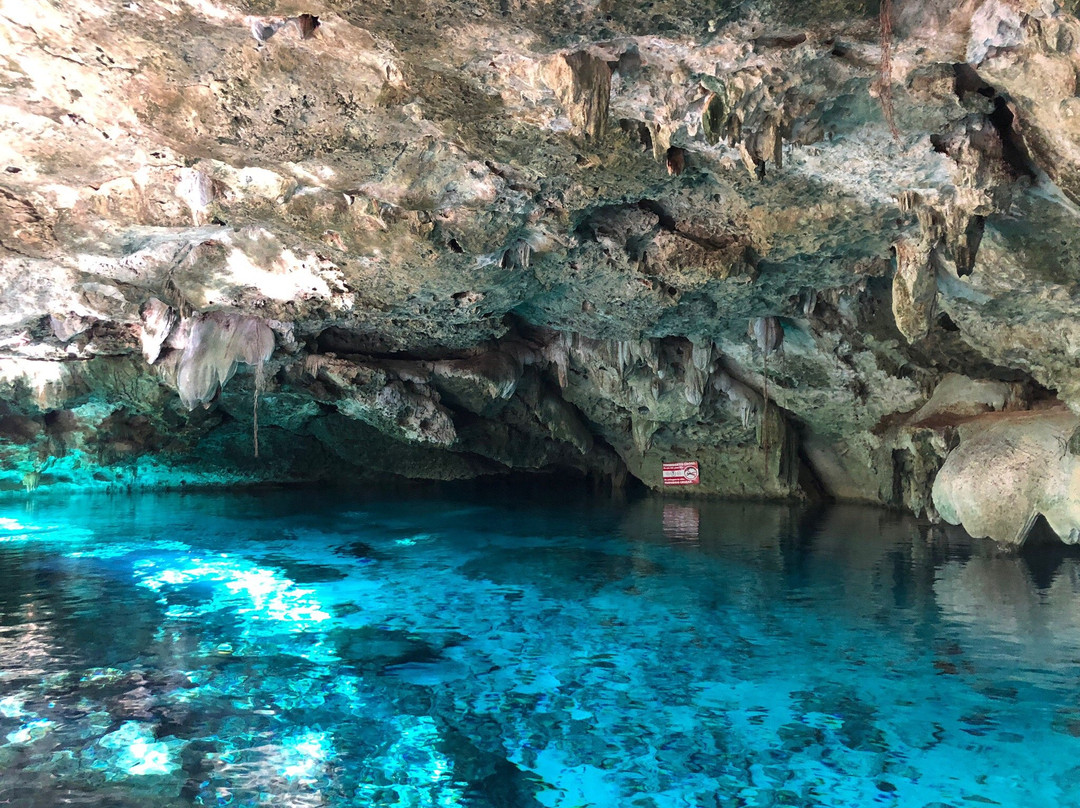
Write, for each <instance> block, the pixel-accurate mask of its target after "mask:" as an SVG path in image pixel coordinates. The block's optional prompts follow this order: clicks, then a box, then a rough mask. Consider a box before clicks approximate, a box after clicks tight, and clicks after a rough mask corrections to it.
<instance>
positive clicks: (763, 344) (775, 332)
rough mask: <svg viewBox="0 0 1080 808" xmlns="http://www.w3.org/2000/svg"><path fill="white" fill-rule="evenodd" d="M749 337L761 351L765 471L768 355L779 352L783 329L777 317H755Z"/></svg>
mask: <svg viewBox="0 0 1080 808" xmlns="http://www.w3.org/2000/svg"><path fill="white" fill-rule="evenodd" d="M748 330H749V332H750V335H751V336H752V337H753V338H754V341H755V342H756V343H757V346H758V349H759V350H760V351H761V376H762V379H763V383H762V392H763V394H764V398H765V403H764V406H763V407H762V410H761V418H762V427H761V447H762V449H764V450H765V469H766V471H768V468H769V434H768V430H766V429H765V428H764V419H765V418H766V417H768V413H769V354H771V353H774V352H776V351H779V350H780V346H781V345H782V344H783V342H784V327H783V326H782V325H781V324H780V318H779V317H757V318H755V319H753V320H751V321H750V327H749V329H748Z"/></svg>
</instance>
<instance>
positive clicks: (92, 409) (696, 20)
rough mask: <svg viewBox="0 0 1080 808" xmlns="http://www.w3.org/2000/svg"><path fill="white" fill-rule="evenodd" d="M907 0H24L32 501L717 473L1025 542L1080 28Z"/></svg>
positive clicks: (17, 355) (8, 394) (1069, 270)
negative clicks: (884, 20)
mask: <svg viewBox="0 0 1080 808" xmlns="http://www.w3.org/2000/svg"><path fill="white" fill-rule="evenodd" d="M891 8H892V17H891V18H890V20H889V21H890V23H891V25H890V29H891V39H887V44H888V52H887V64H886V60H885V54H884V53H883V50H882V43H883V39H882V37H881V36H880V33H881V32H880V30H879V28H880V25H881V20H880V19H879V17H878V14H877V11H876V9H875V10H871V9H870V8H869V4H864V3H862V2H860V1H859V0H812V1H811V2H803V3H793V2H789V0H751V2H747V3H742V4H739V5H738V6H737V8H734V7H733V9H731V10H720V9H711V8H706V7H702V8H693V9H690V8H687V7H686V6H685V4H676V3H673V2H670V1H669V0H658V1H657V2H652V3H644V2H628V3H619V4H614V3H608V2H594V0H587V2H584V3H562V2H556V3H543V4H531V3H524V2H516V0H515V1H513V2H506V0H500V2H495V0H481V2H469V3H465V2H459V0H424V2H421V3H418V4H417V3H412V4H407V6H406V7H383V6H378V5H375V4H330V5H319V4H315V5H302V4H297V3H294V2H291V0H290V2H273V3H271V2H255V3H250V2H247V3H239V2H235V0H206V1H204V0H200V2H194V0H191V2H183V3H180V4H179V5H178V4H176V3H165V2H160V1H159V0H147V2H140V3H139V4H137V5H136V4H127V5H116V4H112V3H105V2H99V1H98V0H91V1H90V2H89V3H82V4H79V8H78V10H77V11H76V10H75V9H73V8H71V9H69V8H67V7H59V6H55V5H53V4H49V3H46V2H44V1H43V0H31V2H26V3H20V4H17V5H16V6H12V7H10V8H8V9H6V10H5V11H4V15H5V17H4V19H3V21H2V22H3V24H2V25H0V48H2V50H3V53H4V54H5V62H4V65H3V73H2V81H3V86H4V90H5V92H4V99H3V101H2V102H0V109H2V119H0V127H2V128H3V132H4V137H3V138H0V290H2V297H0V458H2V460H3V463H2V464H0V490H10V491H13V492H23V491H25V490H27V489H28V488H29V487H30V486H28V485H26V484H25V483H24V480H31V481H32V482H33V487H34V488H35V489H38V490H48V489H65V488H71V487H74V486H81V487H91V488H93V487H100V488H115V487H121V486H143V485H146V486H153V485H179V484H181V483H183V484H189V485H198V484H215V485H217V484H230V483H241V482H260V481H299V480H304V481H311V480H324V481H330V480H340V479H365V478H372V477H376V478H385V477H387V476H399V477H409V478H431V479H452V478H463V477H474V476H478V475H485V474H503V473H508V472H511V471H530V472H533V471H546V472H560V473H570V474H573V475H578V476H581V477H585V478H591V479H593V480H595V481H597V482H599V483H603V484H606V485H616V486H618V485H622V484H623V483H624V481H626V480H628V479H631V478H636V479H637V480H639V481H641V482H643V483H644V484H645V485H648V486H650V487H653V488H658V489H659V488H662V485H663V481H662V476H661V464H662V463H663V462H664V461H671V460H697V461H698V462H699V465H700V469H701V482H700V484H699V485H694V486H686V487H685V488H684V489H683V490H681V491H680V493H681V494H682V495H701V494H715V495H729V496H743V497H803V498H809V497H818V496H832V497H837V498H845V499H858V500H863V501H868V502H877V503H883V504H888V505H892V506H896V507H902V508H907V509H910V510H912V511H914V512H916V513H919V514H922V515H925V516H928V517H930V518H937V517H938V516H939V515H940V516H941V517H944V518H947V519H949V520H958V521H961V522H963V523H964V524H965V525H966V526H968V527H969V529H971V530H973V531H975V532H980V531H981V532H987V533H989V534H990V535H994V536H995V538H998V539H999V540H1002V541H1007V542H1014V541H1019V540H1021V539H1022V538H1023V534H1024V530H1023V529H1022V528H1023V526H1022V525H1021V526H1017V525H1013V524H1011V523H1010V524H1008V525H1005V526H1003V525H997V524H996V523H995V525H994V526H993V529H988V528H985V527H984V526H983V524H984V522H983V521H982V520H983V519H984V517H983V516H978V515H973V514H976V513H982V510H981V509H982V508H983V505H982V504H981V503H982V502H983V499H984V494H983V493H979V492H981V491H982V489H981V488H979V486H978V485H974V483H972V484H971V485H969V482H970V480H969V478H970V477H971V476H972V475H974V476H976V477H977V476H978V474H979V472H978V464H979V463H982V464H983V465H984V467H985V468H992V467H994V466H995V464H996V465H998V466H1000V467H1001V468H1009V469H1013V468H1014V466H1015V462H1016V455H1015V453H1013V452H1012V451H1011V450H1009V449H1008V448H1007V447H1006V446H1005V443H1008V441H1009V439H1007V438H1002V441H1004V443H996V442H994V441H990V440H989V438H985V436H983V437H984V438H985V439H984V440H983V442H982V443H980V442H979V440H978V438H979V436H972V437H963V436H964V434H965V433H964V429H965V428H966V427H964V423H966V421H965V419H977V418H982V417H989V416H986V413H991V414H993V413H995V412H997V413H1002V412H1003V413H1004V414H1019V413H1022V412H1024V411H1028V410H1032V411H1033V412H1037V413H1042V414H1045V413H1047V412H1066V411H1078V412H1080V372H1078V370H1077V368H1078V366H1080V364H1078V362H1077V355H1078V352H1080V331H1078V330H1077V329H1078V326H1077V325H1076V324H1077V323H1080V318H1078V317H1077V315H1078V314H1080V310H1078V307H1077V303H1076V295H1075V291H1076V284H1077V281H1078V278H1080V265H1078V264H1077V258H1076V256H1077V255H1080V250H1078V249H1077V248H1078V247H1080V244H1078V236H1077V233H1080V228H1078V227H1077V225H1078V223H1080V208H1078V207H1077V204H1078V202H1080V128H1078V127H1080V124H1077V121H1080V112H1078V111H1080V101H1078V100H1077V98H1076V81H1075V76H1076V71H1077V69H1080V46H1078V43H1080V22H1078V21H1077V20H1076V18H1075V17H1074V16H1073V14H1072V11H1073V9H1071V8H1070V9H1065V8H1062V7H1061V6H1059V5H1055V4H1054V3H1052V2H1049V0H1012V2H1004V1H1003V0H972V2H967V3H963V4H960V5H958V6H955V7H950V8H945V7H943V6H941V5H940V4H938V3H931V2H928V0H894V2H893V3H892V4H891ZM451 32H452V35H451ZM884 68H887V69H884ZM883 77H884V78H883ZM886 108H888V109H889V110H890V114H889V115H888V116H887V115H886V113H885V111H884V110H885V109H886ZM894 129H895V131H894ZM748 324H749V326H750V327H749V330H748ZM781 343H782V345H781ZM777 349H779V350H777ZM965 380H966V381H965ZM1043 417H1044V415H1039V416H1038V419H1042V418H1043ZM1046 417H1050V416H1046ZM1057 417H1058V416H1056V415H1055V416H1053V418H1057ZM1051 420H1053V419H1051ZM972 423H975V422H974V421H972ZM995 423H997V422H995ZM1009 423H1012V421H1010V422H1009ZM1016 423H1021V421H1017V422H1016ZM1040 423H1041V421H1040ZM1054 423H1057V421H1054ZM995 429H997V427H995ZM994 434H996V433H994ZM1055 434H1056V433H1055ZM257 437H258V438H261V443H259V444H256V443H255V439H256V438H257ZM958 440H959V443H958V442H957V441H958ZM1039 445H1040V446H1042V444H1041V443H1040V444H1039ZM1047 445H1048V444H1047ZM256 446H261V449H260V451H259V452H258V454H259V457H258V458H256V457H255V450H256ZM1040 451H1042V449H1040ZM973 458H977V460H973ZM939 469H944V471H942V475H944V476H942V477H940V478H939V481H938V483H937V484H936V486H935V478H937V477H938V470H939ZM1011 473H1012V472H1010V474H1011ZM1055 473H1056V472H1055ZM1017 474H1020V472H1019V471H1017ZM1020 476H1023V475H1020ZM1009 479H1014V478H1013V477H1010V478H1009ZM1025 479H1026V478H1025ZM1055 479H1057V478H1055ZM999 482H1000V481H999ZM1043 482H1045V481H1043ZM1043 482H1036V481H1033V480H1027V481H1026V482H1021V481H1020V480H1019V478H1018V477H1017V478H1015V495H1016V496H1017V497H1022V498H1027V499H1030V498H1032V497H1033V498H1034V499H1033V500H1032V501H1033V502H1036V501H1037V502H1036V504H1035V505H1033V506H1032V507H1033V508H1034V510H1035V511H1038V512H1039V513H1042V514H1043V515H1044V516H1045V517H1046V519H1047V521H1048V522H1050V523H1051V524H1052V525H1057V526H1058V527H1060V530H1059V531H1058V532H1059V533H1060V534H1061V535H1062V536H1063V537H1065V538H1070V536H1072V528H1071V527H1070V525H1071V524H1072V522H1071V521H1070V517H1067V516H1061V517H1060V518H1059V517H1056V516H1052V514H1054V513H1056V511H1055V507H1056V506H1055V505H1054V504H1053V503H1052V502H1050V500H1052V499H1053V498H1054V497H1055V496H1057V494H1051V493H1047V490H1044V486H1043ZM1029 484H1030V485H1029ZM1046 484H1047V485H1050V483H1046ZM1060 484H1061V483H1060V481H1058V482H1054V483H1053V486H1060ZM1010 485H1012V484H1011V483H1010ZM1032 486H1033V488H1032ZM1053 486H1051V487H1053ZM961 489H963V490H961ZM1029 489H1030V490H1029ZM1035 489H1038V491H1040V492H1042V493H1038V494H1036V493H1032V492H1033V491H1034V490H1035ZM1054 490H1055V491H1057V490H1058V489H1057V488H1055V489H1054ZM1029 495H1030V496H1029ZM986 496H989V493H986ZM1048 498H1049V499H1048ZM1025 518H1026V517H1025ZM1055 520H1056V521H1055ZM1025 524H1026V522H1025ZM1014 527H1015V528H1016V530H1014V529H1013V528H1014ZM1055 529H1057V528H1055Z"/></svg>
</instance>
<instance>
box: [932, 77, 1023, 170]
mask: <svg viewBox="0 0 1080 808" xmlns="http://www.w3.org/2000/svg"><path fill="white" fill-rule="evenodd" d="M953 72H954V76H955V81H954V84H953V89H954V91H955V92H956V96H957V98H959V99H960V100H961V101H963V100H964V96H966V95H967V94H969V93H977V94H978V95H981V96H982V97H983V98H987V99H989V100H990V102H991V103H992V104H993V105H994V108H993V111H991V112H990V114H989V115H988V116H987V120H989V121H990V123H991V124H992V125H993V127H994V129H995V130H996V131H997V133H998V136H999V137H1000V138H1001V151H1002V159H1003V160H1004V161H1005V162H1006V164H1008V166H1009V167H1010V168H1012V170H1013V171H1014V172H1016V174H1017V176H1024V177H1028V178H1030V179H1033V180H1034V179H1035V178H1036V175H1037V174H1036V169H1035V162H1034V160H1032V158H1031V155H1030V153H1029V152H1028V149H1027V146H1025V145H1024V138H1023V134H1022V133H1021V128H1020V124H1019V121H1018V120H1017V117H1016V114H1015V111H1014V107H1013V105H1012V104H1011V103H1010V100H1009V98H1008V97H1007V96H1005V95H1003V94H1001V93H999V92H998V91H997V90H996V89H995V88H994V87H993V86H992V85H990V84H988V83H987V82H986V81H985V80H984V79H983V78H982V76H980V75H979V74H978V72H977V71H976V70H975V68H974V67H972V66H971V65H969V64H966V63H964V62H957V63H955V64H954V65H953ZM935 148H937V144H935Z"/></svg>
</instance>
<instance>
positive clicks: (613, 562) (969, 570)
mask: <svg viewBox="0 0 1080 808" xmlns="http://www.w3.org/2000/svg"><path fill="white" fill-rule="evenodd" d="M346 499H347V498H346V497H343V496H341V495H337V496H335V497H329V496H320V495H316V494H312V493H310V492H298V493H288V494H283V493H280V492H275V493H266V494H258V495H255V494H234V495H228V496H211V495H156V496H132V497H127V498H117V497H113V498H106V497H101V498H89V497H88V498H75V499H68V500H64V501H59V500H57V501H50V500H47V499H40V500H30V501H27V502H9V503H7V504H4V505H0V803H2V804H4V805H12V806H20V807H21V806H50V808H51V806H58V805H93V806H125V807H126V806H139V808H157V806H187V805H210V806H226V805H231V806H262V805H267V806H270V805H273V806H277V807H279V808H284V807H285V806H331V807H333V806H471V807H473V808H513V807H516V806H557V807H558V808H576V807H577V806H603V807H604V808H607V807H609V806H610V807H611V808H615V807H616V806H617V807H618V808H626V807H628V806H641V807H642V808H646V807H648V808H653V807H654V806H655V807H656V808H660V807H666V806H694V808H697V807H698V806H709V807H710V808H711V807H712V806H780V805H784V806H870V805H880V806H904V807H905V808H906V807H907V806H916V807H917V808H923V807H924V806H925V807H926V808H941V807H942V806H968V805H1006V806H1025V808H1028V807H1030V806H1068V805H1080V563H1078V560H1077V559H1076V558H1075V557H1070V556H1068V555H1067V554H1064V553H1063V552H1062V551H1060V550H1059V551H1058V554H1057V555H1054V554H1053V553H1043V554H1042V555H1038V556H1030V557H1027V558H1017V557H1001V556H999V555H996V554H995V553H994V552H993V549H992V547H991V546H989V545H987V544H985V543H983V542H974V541H970V540H968V541H966V542H956V543H952V544H949V543H945V542H944V541H943V540H941V539H936V540H934V539H931V538H928V536H927V535H926V531H925V529H920V528H918V527H917V526H916V525H914V523H910V522H904V521H901V520H899V519H897V518H895V517H893V516H891V515H890V514H887V513H884V512H881V511H876V510H870V509H865V510H864V509H855V508H835V509H832V510H828V511H821V512H816V513H806V512H799V511H795V510H791V509H789V508H784V507H774V506H763V505H745V504H719V503H707V504H700V505H689V504H686V503H684V502H674V503H673V502H667V503H664V502H662V501H657V500H650V499H646V500H642V501H637V502H627V503H608V504H591V505H590V504H587V503H585V502H583V501H575V500H573V499H572V498H568V497H525V498H524V499H522V498H520V497H515V496H513V495H512V492H509V491H503V490H501V489H500V490H497V491H492V492H490V493H489V494H488V495H487V496H486V497H484V496H478V495H476V494H475V493H471V494H467V495H466V494H457V495H445V494H442V495H439V496H432V495H417V494H413V495H408V496H399V497H394V498H387V497H379V498H371V499H357V498H353V499H352V500H351V501H344V502H343V500H346Z"/></svg>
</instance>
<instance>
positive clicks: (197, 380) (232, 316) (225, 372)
mask: <svg viewBox="0 0 1080 808" xmlns="http://www.w3.org/2000/svg"><path fill="white" fill-rule="evenodd" d="M140 336H141V341H142V347H143V355H144V356H145V357H146V360H147V362H149V363H150V364H155V363H159V359H160V360H161V361H160V363H159V364H160V365H161V366H163V367H164V368H165V369H166V370H167V371H168V372H170V373H171V374H173V375H174V378H175V383H176V389H177V392H179V394H180V401H181V402H182V403H183V404H184V406H185V407H187V408H188V409H189V410H192V409H194V408H195V407H196V406H197V405H199V404H202V405H203V406H207V405H208V404H209V403H210V402H211V401H213V400H214V398H215V397H216V396H217V394H218V391H219V390H221V388H222V387H224V386H225V384H226V383H227V382H228V381H229V379H231V378H232V377H233V375H234V374H235V373H236V369H237V367H238V366H239V365H240V364H241V363H243V364H246V365H251V366H253V367H255V368H257V369H261V367H262V365H263V364H264V363H265V362H266V361H267V360H269V359H270V357H271V355H272V354H273V353H274V332H273V331H272V330H270V327H269V326H267V325H266V323H264V322H263V321H262V320H261V319H259V318H258V317H251V316H249V315H245V314H240V313H238V312H229V311H213V312H207V313H205V314H202V313H195V314H193V315H191V316H190V317H182V316H180V314H178V313H177V312H176V310H174V309H173V308H172V307H170V306H168V305H166V304H164V303H162V302H161V301H160V300H158V299H156V298H153V299H151V300H150V301H149V302H148V303H147V304H146V305H145V306H144V307H143V327H142V333H141V335H140ZM163 349H167V353H164V354H163Z"/></svg>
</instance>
